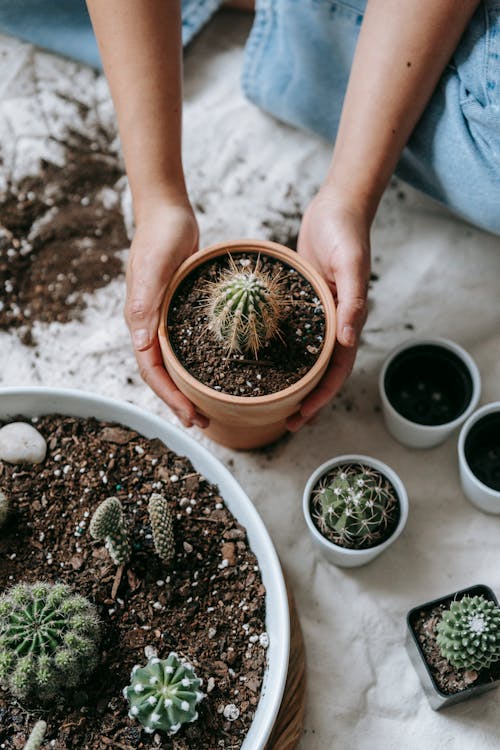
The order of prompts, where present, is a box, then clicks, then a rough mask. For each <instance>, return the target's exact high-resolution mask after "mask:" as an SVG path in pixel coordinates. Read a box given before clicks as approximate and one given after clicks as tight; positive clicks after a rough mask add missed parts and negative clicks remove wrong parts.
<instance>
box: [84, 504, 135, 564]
mask: <svg viewBox="0 0 500 750" xmlns="http://www.w3.org/2000/svg"><path fill="white" fill-rule="evenodd" d="M89 530H90V533H91V535H92V536H93V537H94V539H97V540H99V541H105V542H106V549H107V550H108V552H109V554H110V556H111V559H112V560H113V562H114V563H115V564H116V565H125V563H127V562H128V561H129V559H130V541H129V538H128V534H127V529H126V527H125V521H124V519H123V508H122V504H121V502H120V501H119V500H118V498H117V497H108V498H107V499H106V500H103V502H102V503H101V504H100V505H99V506H98V507H97V508H96V510H95V512H94V515H93V516H92V518H91V520H90V526H89Z"/></svg>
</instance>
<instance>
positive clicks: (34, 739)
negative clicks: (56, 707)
mask: <svg viewBox="0 0 500 750" xmlns="http://www.w3.org/2000/svg"><path fill="white" fill-rule="evenodd" d="M46 731H47V724H46V723H45V721H37V723H36V724H35V726H34V727H33V729H32V730H31V734H30V736H29V737H28V741H27V743H26V744H25V746H24V748H23V750H40V747H41V746H42V742H43V738H44V737H45V732H46Z"/></svg>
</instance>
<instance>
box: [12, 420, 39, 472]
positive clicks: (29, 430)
mask: <svg viewBox="0 0 500 750" xmlns="http://www.w3.org/2000/svg"><path fill="white" fill-rule="evenodd" d="M46 453H47V443H46V441H45V438H44V437H43V436H42V435H41V434H40V433H39V432H38V430H36V429H35V428H34V427H32V426H31V425H30V424H27V423H26V422H11V423H10V424H6V425H5V426H4V427H2V428H1V429H0V460H2V461H7V463H9V464H41V463H42V461H43V460H44V458H45V454H46Z"/></svg>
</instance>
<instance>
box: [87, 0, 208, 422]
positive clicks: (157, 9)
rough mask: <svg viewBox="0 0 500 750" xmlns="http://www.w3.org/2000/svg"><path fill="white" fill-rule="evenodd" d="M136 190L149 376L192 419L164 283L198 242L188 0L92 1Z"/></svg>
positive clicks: (140, 339)
mask: <svg viewBox="0 0 500 750" xmlns="http://www.w3.org/2000/svg"><path fill="white" fill-rule="evenodd" d="M87 4H88V8H89V12H90V15H91V18H92V23H93V26H94V30H95V33H96V36H97V40H98V43H99V49H100V52H101V57H102V60H103V65H104V70H105V73H106V76H107V79H108V81H109V85H110V88H111V94H112V96H113V101H114V104H115V109H116V113H117V117H118V125H119V128H120V135H121V141H122V147H123V154H124V157H125V164H126V167H127V174H128V177H129V181H130V186H131V190H132V197H133V202H134V213H135V220H136V233H135V237H134V240H133V243H132V247H131V251H130V257H129V262H128V268H127V301H126V305H125V317H126V320H127V324H128V326H129V329H130V332H131V335H132V340H133V342H134V347H135V352H136V358H137V362H138V365H139V370H140V372H141V375H142V377H143V378H144V380H145V381H146V382H147V383H148V384H149V385H150V386H151V388H153V390H154V391H155V392H156V393H157V394H158V395H159V396H160V398H162V399H163V400H164V401H165V402H166V403H168V404H169V406H170V407H171V408H172V409H173V410H174V411H175V412H176V414H177V416H178V417H179V419H181V421H182V422H183V423H184V424H185V425H186V426H191V425H192V424H198V425H199V426H205V425H206V423H207V420H206V418H205V417H202V416H201V415H199V414H197V413H196V412H195V409H194V406H193V404H191V402H190V401H188V399H187V398H185V397H184V396H183V395H182V394H181V393H180V391H179V390H178V389H177V388H176V387H175V385H174V384H173V382H172V380H171V379H170V378H169V376H168V375H167V373H166V371H165V369H164V367H163V362H162V358H161V354H160V348H159V344H158V338H157V333H156V332H157V328H158V319H159V311H160V306H161V302H162V298H163V295H164V292H165V288H166V286H167V284H168V281H169V279H170V277H171V276H172V274H173V272H174V271H175V269H176V268H177V266H178V265H179V264H180V263H181V262H182V261H183V260H184V258H186V257H187V256H188V255H190V254H191V253H192V252H194V251H195V250H197V248H198V227H197V224H196V219H195V217H194V214H193V211H192V208H191V206H190V203H189V199H188V196H187V192H186V185H185V181H184V173H183V168H182V158H181V119H182V83H181V80H182V43H181V10H180V0H167V2H165V0H140V1H139V2H138V0H105V1H104V2H103V0H88V3H87Z"/></svg>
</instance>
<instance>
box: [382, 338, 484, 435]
mask: <svg viewBox="0 0 500 750" xmlns="http://www.w3.org/2000/svg"><path fill="white" fill-rule="evenodd" d="M379 393H380V399H381V401H382V412H383V415H384V421H385V424H386V427H387V429H388V431H389V432H390V433H391V435H392V436H393V437H395V438H396V440H398V441H399V442H400V443H403V445H406V446H408V447H409V448H433V447H434V446H436V445H439V444H440V443H442V442H444V441H445V440H446V439H447V438H448V437H449V436H450V435H451V434H452V432H453V431H454V430H455V429H456V428H457V427H458V426H459V425H461V424H462V423H463V422H465V420H466V419H467V417H468V416H469V414H471V413H472V412H473V410H474V409H475V408H476V406H477V403H478V401H479V396H480V393H481V376H480V374H479V370H478V368H477V365H476V363H475V362H474V360H473V359H472V357H471V356H470V354H469V353H468V352H466V351H465V349H463V348H462V347H461V346H459V345H458V344H456V343H455V342H454V341H449V340H448V339H442V338H424V339H410V340H409V341H405V342H403V343H402V344H400V345H399V346H397V347H396V348H395V349H393V351H392V352H391V353H390V354H389V356H388V357H387V359H386V360H385V362H384V364H383V366H382V370H381V371H380V376H379Z"/></svg>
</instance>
